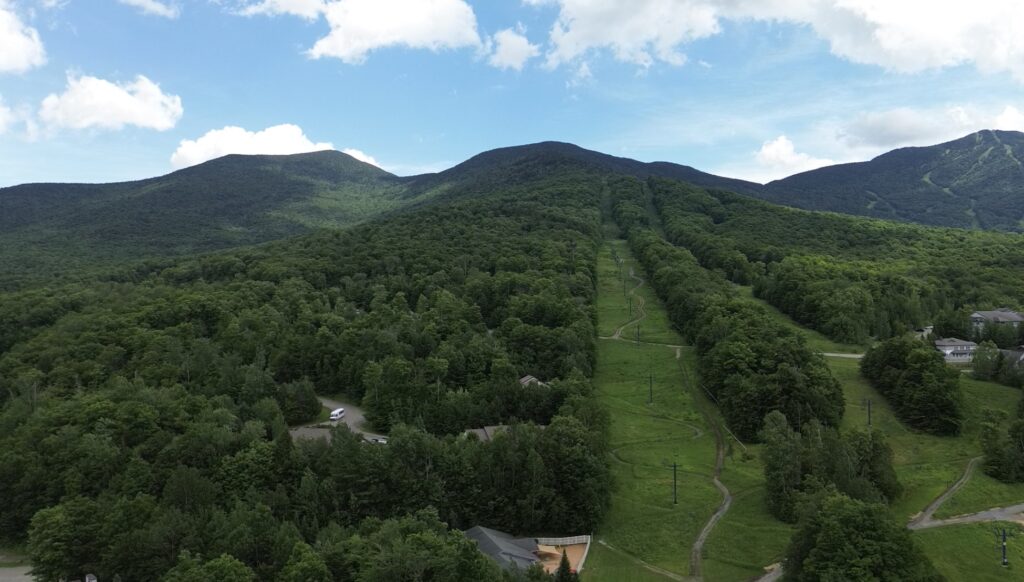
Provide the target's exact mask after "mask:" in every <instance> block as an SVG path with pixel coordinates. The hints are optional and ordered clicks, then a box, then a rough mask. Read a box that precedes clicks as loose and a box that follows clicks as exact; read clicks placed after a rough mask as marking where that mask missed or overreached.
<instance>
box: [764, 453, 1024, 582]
mask: <svg viewBox="0 0 1024 582" xmlns="http://www.w3.org/2000/svg"><path fill="white" fill-rule="evenodd" d="M981 460H982V457H975V458H973V459H971V460H970V461H969V462H968V463H967V468H966V469H964V473H963V475H961V476H960V478H959V479H957V480H956V482H955V483H953V484H952V485H950V486H949V487H948V488H947V489H946V490H945V491H943V492H942V495H939V496H938V497H936V498H935V501H932V502H931V503H929V504H928V507H926V508H924V511H922V512H921V513H919V514H918V515H917V516H916V517H914V519H912V520H910V523H908V524H907V529H911V530H919V529H931V528H934V527H945V526H950V525H960V524H964V523H985V522H991V521H1014V522H1017V523H1022V522H1024V503H1019V504H1017V505H1011V506H1009V507H993V508H992V509H986V510H985V511H979V512H977V513H968V514H966V515H957V516H955V517H950V518H948V519H935V518H934V515H935V512H936V511H938V510H939V508H940V507H942V505H943V504H944V503H946V502H947V501H949V499H950V498H951V497H953V495H955V494H956V492H957V491H959V490H960V489H962V488H963V486H964V485H966V484H967V482H968V481H970V480H971V475H973V474H974V469H975V468H977V466H978V463H980V462H981ZM782 573H783V572H782V568H781V567H779V568H777V569H776V570H774V571H772V572H769V573H768V574H765V575H764V576H762V577H760V578H758V579H757V581H756V582H770V581H771V580H777V579H779V578H780V577H781V576H782Z"/></svg>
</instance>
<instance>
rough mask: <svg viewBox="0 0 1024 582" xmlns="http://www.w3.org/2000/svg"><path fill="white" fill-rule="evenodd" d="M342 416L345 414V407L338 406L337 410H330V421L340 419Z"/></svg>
mask: <svg viewBox="0 0 1024 582" xmlns="http://www.w3.org/2000/svg"><path fill="white" fill-rule="evenodd" d="M344 416H345V409H344V408H338V409H337V410H332V411H331V421H332V422H333V421H338V420H341V419H342V418H343V417H344Z"/></svg>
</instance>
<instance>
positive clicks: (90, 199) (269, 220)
mask: <svg viewBox="0 0 1024 582" xmlns="http://www.w3.org/2000/svg"><path fill="white" fill-rule="evenodd" d="M402 191H403V188H402V180H401V179H400V178H397V177H395V176H392V175H391V174H388V173H387V172H385V171H383V170H381V169H379V168H376V167H374V166H371V165H369V164H365V163H363V162H360V161H358V160H356V159H355V158H352V157H351V156H348V155H346V154H343V153H341V152H333V151H323V152H315V153H309V154H298V155H292V156H240V155H231V156H226V157H223V158H220V159H217V160H213V161H210V162H207V163H204V164H200V165H198V166H195V167H192V168H187V169H184V170H180V171H177V172H174V173H172V174H169V175H166V176H163V177H160V178H152V179H148V180H141V181H138V182H125V183H117V184H98V185H89V184H26V185H23V186H15V187H11V188H4V189H2V190H0V270H2V271H3V273H4V278H5V281H0V286H2V285H3V284H4V282H10V281H11V280H13V279H16V278H19V277H24V276H27V275H43V276H49V275H52V274H54V273H57V272H64V271H68V270H73V269H78V268H83V267H91V266H96V265H111V264H114V263H116V262H124V261H130V260H137V259H140V258H148V257H166V256H177V255H187V254H191V253H200V252H208V251H213V250H220V249H225V248H232V247H238V246H244V245H251V244H255V243H261V242H266V241H269V240H277V239H281V238H285V237H289V236H294V235H297V234H302V233H305V232H309V231H310V230H312V229H316V228H320V227H342V226H348V225H352V224H355V223H358V222H360V221H363V220H366V219H367V218H370V217H372V216H375V215H377V214H379V213H381V212H384V211H386V210H389V209H392V208H395V207H397V206H399V205H401V204H402V203H403V200H402V198H401V197H400V196H399V194H400V193H401V192H402Z"/></svg>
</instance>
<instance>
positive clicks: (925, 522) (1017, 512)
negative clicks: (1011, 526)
mask: <svg viewBox="0 0 1024 582" xmlns="http://www.w3.org/2000/svg"><path fill="white" fill-rule="evenodd" d="M981 459H982V458H981V457H975V458H973V459H971V462H969V463H967V469H965V470H964V474H963V475H961V476H960V478H959V479H958V480H957V482H956V483H953V484H952V485H951V486H950V487H949V489H946V491H945V492H944V493H943V494H942V495H939V497H938V498H937V499H935V501H932V502H931V504H929V505H928V507H926V508H925V510H924V511H922V512H921V514H920V515H918V516H917V517H915V518H914V519H913V520H911V522H910V523H908V524H907V527H908V528H909V529H929V528H933V527H944V526H947V525H958V524H962V523H983V522H989V521H1015V522H1018V523H1020V522H1022V521H1024V503H1018V504H1017V505H1011V506H1009V507H993V508H991V509H986V510H985V511H979V512H977V513H968V514H965V515H957V516H954V517H950V518H947V519H935V518H934V517H933V516H934V515H935V512H936V511H938V509H939V508H940V507H942V504H943V503H945V502H946V501H949V498H950V497H953V495H954V494H956V492H957V491H959V490H960V489H961V488H962V487H963V486H964V485H966V484H967V482H968V481H970V479H971V475H972V474H974V469H975V468H976V467H977V466H978V463H979V462H981Z"/></svg>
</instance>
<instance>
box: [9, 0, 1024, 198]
mask: <svg viewBox="0 0 1024 582" xmlns="http://www.w3.org/2000/svg"><path fill="white" fill-rule="evenodd" d="M894 5H895V6H894ZM1022 81H1024V4H1020V3H1019V2H1017V1H1016V0H976V1H975V2H972V3H963V2H954V1H950V0H932V1H930V2H924V1H920V0H904V1H902V2H892V1H883V0H799V1H798V0H522V1H521V0H487V1H484V0H219V1H214V0H0V186H2V185H11V184H17V183H23V182H31V181H86V182H104V181H116V180H127V179H136V178H143V177H149V176H154V175H160V174H165V173H167V172H170V171H172V170H174V169H176V168H180V167H185V166H187V165H190V164H194V163H198V162H201V161H203V160H205V159H209V158H210V157H213V156H216V155H223V154H225V153H230V152H240V153H257V152H260V153H263V152H265V153H290V152H296V151H308V150H312V149H320V148H325V147H333V148H335V149H345V150H349V151H353V153H357V154H358V155H361V156H367V159H370V158H372V160H373V161H374V162H375V163H377V164H379V165H381V166H382V167H384V168H385V169H388V170H390V171H393V172H395V173H399V174H414V173H420V172H426V171H436V170H440V169H444V168H446V167H449V166H451V165H454V164H455V163H458V162H460V161H463V160H464V159H466V158H468V157H470V156H472V155H474V154H476V153H479V152H481V151H484V150H487V149H492V148H495V147H502V146H507V145H516V144H522V143H530V142H536V141H542V140H560V141H569V142H573V143H577V144H579V145H581V146H584V147H588V148H592V149H597V150H600V151H604V152H607V153H611V154H615V155H623V156H628V157H632V158H636V159H640V160H645V161H654V160H667V161H672V162H677V163H682V164H687V165H691V166H694V167H697V168H700V169H702V170H706V171H711V172H715V173H720V174H724V175H731V176H737V177H744V178H749V179H753V180H758V181H765V180H769V179H773V178H778V177H783V176H785V175H789V174H792V173H795V172H799V171H803V170H806V169H810V168H813V167H816V166H820V165H823V164H827V163H832V162H844V161H854V160H863V159H869V158H871V157H873V156H875V155H877V154H879V153H881V152H884V151H887V150H889V149H892V148H895V147H901V146H905V145H926V144H932V143H938V142H941V141H945V140H947V139H952V138H955V137H959V136H960V135H964V134H967V133H970V132H972V131H976V130H978V129H985V128H999V129H1017V130H1024V113H1022V112H1024V92H1022V88H1024V85H1022ZM355 150H357V151H355Z"/></svg>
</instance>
